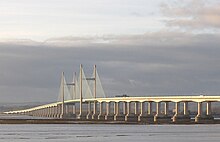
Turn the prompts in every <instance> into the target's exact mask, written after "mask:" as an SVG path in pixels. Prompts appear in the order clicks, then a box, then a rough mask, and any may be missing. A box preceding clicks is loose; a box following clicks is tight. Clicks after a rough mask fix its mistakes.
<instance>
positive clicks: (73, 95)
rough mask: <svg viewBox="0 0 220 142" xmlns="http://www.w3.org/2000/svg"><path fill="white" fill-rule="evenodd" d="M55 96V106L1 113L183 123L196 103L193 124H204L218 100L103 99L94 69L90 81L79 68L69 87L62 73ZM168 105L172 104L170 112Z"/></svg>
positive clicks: (164, 98)
mask: <svg viewBox="0 0 220 142" xmlns="http://www.w3.org/2000/svg"><path fill="white" fill-rule="evenodd" d="M75 76H76V75H75ZM92 92H93V93H92ZM59 96H60V97H59V100H58V101H57V102H55V103H51V104H46V105H41V106H37V107H33V108H29V109H24V110H17V111H9V112H5V113H6V114H24V115H31V116H38V117H39V116H40V117H52V118H60V119H63V118H65V119H67V118H68V119H76V120H88V121H89V120H92V121H94V120H95V121H127V122H142V123H169V122H177V123H178V122H183V123H185V122H190V121H192V114H191V111H190V106H189V104H195V103H196V104H197V107H196V110H197V114H196V116H195V117H194V118H195V119H194V121H195V122H198V123H208V122H212V121H213V120H214V117H213V115H212V107H211V106H212V105H211V104H212V103H213V102H220V96H203V95H199V96H150V97H149V96H148V97H128V96H124V97H105V94H104V91H103V88H102V85H101V83H100V79H99V76H98V73H97V70H96V65H95V66H94V72H93V75H92V77H90V78H88V77H86V76H85V74H84V72H83V68H82V65H80V73H79V78H78V79H76V77H75V78H74V79H73V82H71V83H66V80H65V77H64V73H62V78H61V87H60V95H59ZM170 104H174V109H173V110H170V107H169V106H170ZM204 104H205V105H206V107H204ZM181 109H182V110H181ZM192 109H193V108H192Z"/></svg>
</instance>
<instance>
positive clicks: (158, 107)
mask: <svg viewBox="0 0 220 142" xmlns="http://www.w3.org/2000/svg"><path fill="white" fill-rule="evenodd" d="M160 110H161V103H160V102H157V103H156V116H159V115H161V111H160Z"/></svg>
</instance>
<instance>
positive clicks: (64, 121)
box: [0, 119, 220, 125]
mask: <svg viewBox="0 0 220 142" xmlns="http://www.w3.org/2000/svg"><path fill="white" fill-rule="evenodd" d="M0 124H116V125H119V124H120V125H121V124H122V125H166V124H168V125H196V124H201V125H203V124H204V125H207V124H220V120H214V121H213V122H207V123H196V122H194V121H191V122H187V123H186V122H179V123H174V122H170V123H143V122H125V121H88V120H85V121H82V120H81V121H79V120H74V119H0Z"/></svg>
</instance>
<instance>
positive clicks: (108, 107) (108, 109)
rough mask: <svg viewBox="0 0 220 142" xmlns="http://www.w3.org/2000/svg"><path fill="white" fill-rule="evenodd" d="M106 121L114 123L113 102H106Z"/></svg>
mask: <svg viewBox="0 0 220 142" xmlns="http://www.w3.org/2000/svg"><path fill="white" fill-rule="evenodd" d="M105 120H107V121H113V120H114V115H112V114H111V102H106V115H105Z"/></svg>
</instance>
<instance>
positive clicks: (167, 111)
mask: <svg viewBox="0 0 220 142" xmlns="http://www.w3.org/2000/svg"><path fill="white" fill-rule="evenodd" d="M164 114H165V115H166V116H167V115H168V114H169V102H165V103H164Z"/></svg>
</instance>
